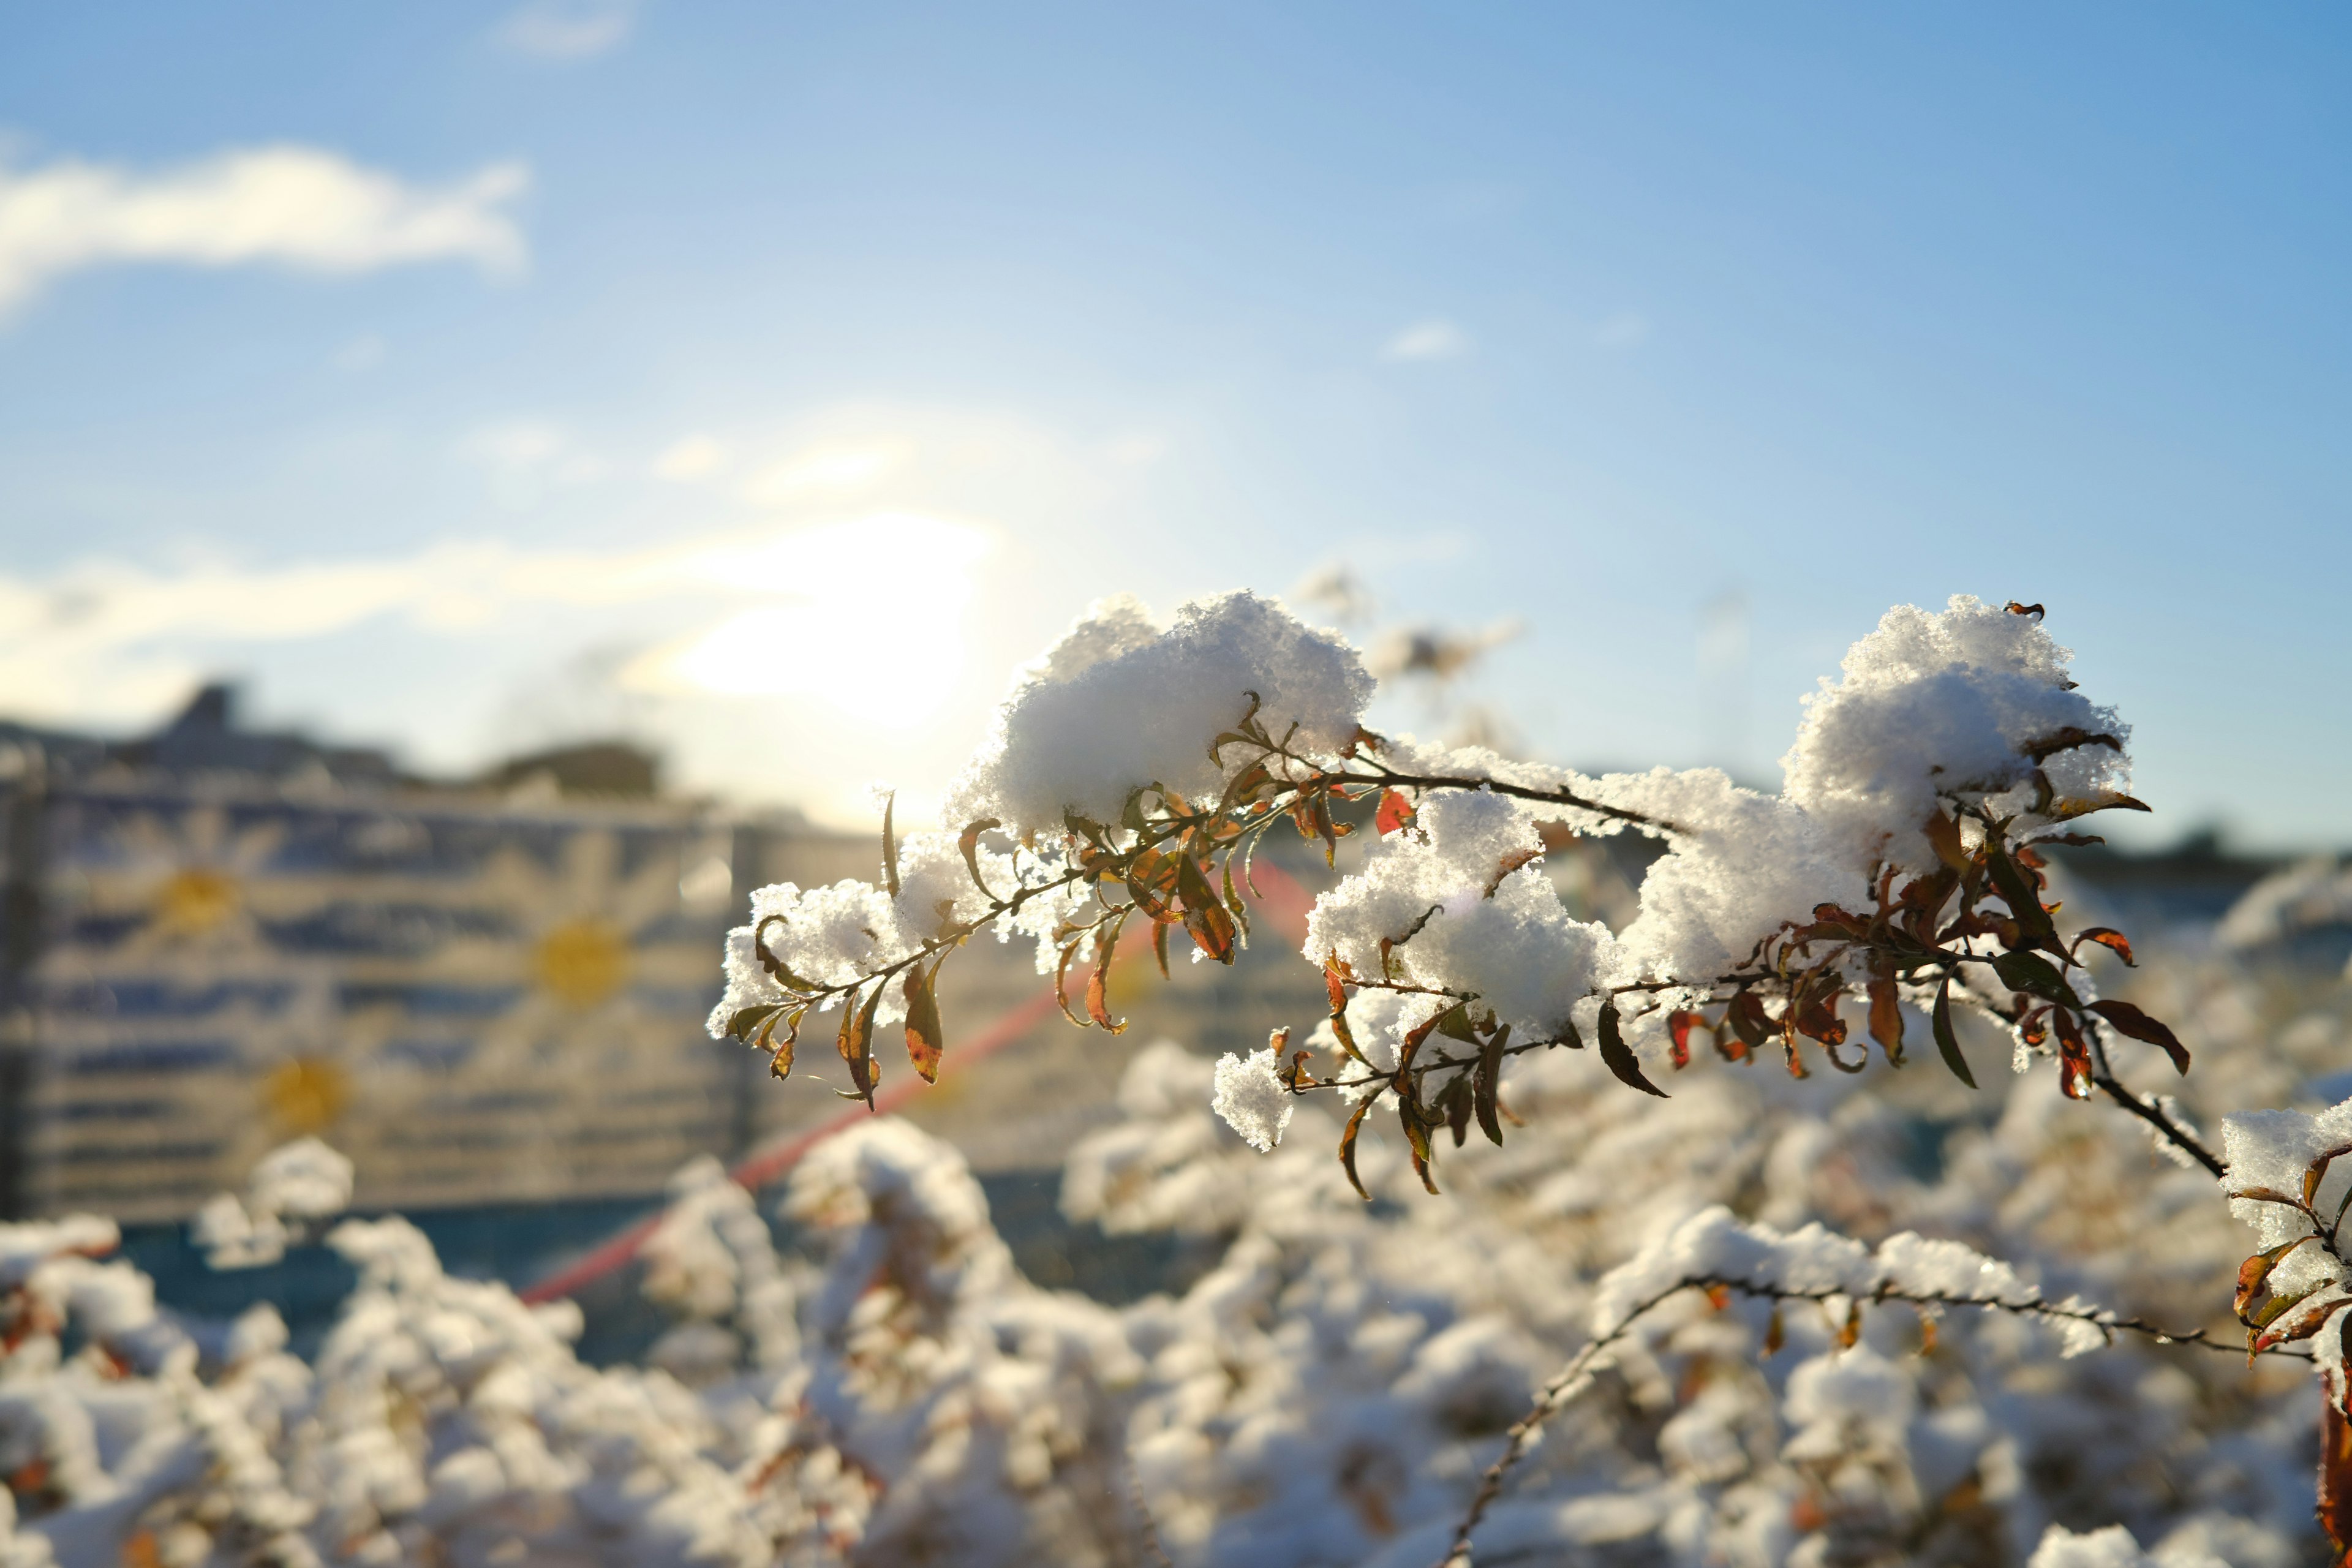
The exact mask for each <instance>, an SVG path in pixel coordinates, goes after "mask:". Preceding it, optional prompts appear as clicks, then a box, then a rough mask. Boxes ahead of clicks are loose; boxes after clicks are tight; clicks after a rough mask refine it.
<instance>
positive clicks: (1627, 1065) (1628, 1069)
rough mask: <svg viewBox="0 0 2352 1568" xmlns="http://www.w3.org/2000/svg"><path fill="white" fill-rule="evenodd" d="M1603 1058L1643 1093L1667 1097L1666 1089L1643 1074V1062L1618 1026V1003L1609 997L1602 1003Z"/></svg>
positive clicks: (1614, 1071)
mask: <svg viewBox="0 0 2352 1568" xmlns="http://www.w3.org/2000/svg"><path fill="white" fill-rule="evenodd" d="M1601 1060H1602V1061H1603V1062H1605V1063H1606V1064H1608V1068H1609V1070H1610V1071H1611V1072H1612V1073H1615V1074H1616V1075H1617V1078H1618V1080H1619V1081H1620V1082H1622V1083H1624V1084H1627V1085H1629V1086H1631V1087H1632V1088H1634V1089H1640V1090H1641V1091H1642V1092H1643V1094H1654V1095H1656V1096H1657V1097H1658V1098H1659V1099H1660V1100H1664V1099H1665V1098H1666V1091H1665V1090H1664V1089H1660V1088H1659V1087H1658V1086H1657V1085H1656V1084H1654V1083H1652V1082H1651V1081H1650V1080H1649V1079H1646V1078H1644V1077H1643V1076H1642V1064H1641V1063H1640V1062H1639V1061H1637V1060H1635V1059H1634V1057H1633V1051H1632V1049H1631V1048H1629V1047H1627V1046H1626V1044H1625V1035H1624V1031H1623V1030H1622V1029H1621V1028H1620V1027H1619V1026H1618V1020H1617V1004H1616V1003H1615V1002H1614V1001H1612V1000H1609V999H1607V998H1603V999H1602V1001H1601Z"/></svg>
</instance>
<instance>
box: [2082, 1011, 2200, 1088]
mask: <svg viewBox="0 0 2352 1568" xmlns="http://www.w3.org/2000/svg"><path fill="white" fill-rule="evenodd" d="M2091 1011H2092V1012H2094V1013H2096V1014H2097V1015H2098V1016H2100V1017H2102V1018H2105V1020H2106V1021H2107V1022H2108V1023H2110V1024H2113V1025H2114V1026H2116V1030H2117V1032H2119V1033H2122V1034H2126V1035H2129V1036H2130V1037H2132V1038H2133V1039H2135V1040H2144V1041H2146V1042H2147V1044H2149V1045H2151V1046H2155V1047H2158V1049H2160V1050H2162V1051H2163V1052H2164V1054H2165V1055H2166V1056H2168V1057H2170V1058H2172V1066H2173V1068H2174V1069H2175V1070H2176V1071H2179V1072H2182V1073H2186V1072H2187V1071H2188V1070H2189V1047H2186V1046H2184V1045H2182V1044H2181V1043H2180V1040H2179V1037H2178V1036H2176V1035H2175V1034H2173V1032H2172V1031H2171V1030H2170V1029H2168V1028H2167V1027H2166V1026H2164V1025H2163V1024H2162V1023H2160V1022H2159V1021H2158V1020H2157V1019H2154V1018H2151V1017H2149V1016H2147V1014H2146V1013H2143V1012H2141V1011H2140V1010H2139V1009H2138V1008H2137V1007H2135V1006H2133V1005H2131V1004H2130V1003H2128V1002H2094V1003H2092V1004H2091Z"/></svg>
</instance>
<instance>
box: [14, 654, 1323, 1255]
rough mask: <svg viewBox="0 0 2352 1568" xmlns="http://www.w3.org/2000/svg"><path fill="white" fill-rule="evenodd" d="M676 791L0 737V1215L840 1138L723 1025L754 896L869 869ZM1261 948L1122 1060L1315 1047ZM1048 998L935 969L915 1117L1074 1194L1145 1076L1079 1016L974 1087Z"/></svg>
mask: <svg viewBox="0 0 2352 1568" xmlns="http://www.w3.org/2000/svg"><path fill="white" fill-rule="evenodd" d="M658 786H659V776H658V771H657V768H656V761H655V759H654V758H652V757H651V756H649V755H647V754H646V752H642V751H639V750H636V749H635V748H632V747H629V746H626V745H624V744H618V743H599V744H589V745H581V746H574V747H569V748H565V749H562V750H557V751H550V752H541V753H539V754H536V755H532V756H527V757H520V758H517V759H515V760H514V761H512V762H510V763H506V764H504V765H502V766H500V767H499V768H497V769H494V770H492V771H491V772H490V773H488V774H485V775H484V776H483V777H481V778H478V779H475V780H471V781H467V782H463V783H448V782H439V783H436V782H432V781H427V780H423V779H418V778H415V777H413V776H409V775H406V774H404V773H402V772H401V771H400V770H399V769H397V768H396V767H394V765H393V763H391V761H390V760H389V759H388V758H387V757H386V756H385V755H383V753H382V752H374V751H368V750H362V749H352V748H337V747H331V746H325V745H321V744H319V743H317V742H312V741H311V740H310V739H308V738H306V737H304V736H301V735H299V734H287V733H268V732H260V731H252V730H247V729H245V728H242V727H240V726H239V724H238V723H237V715H236V700H235V693H234V692H233V691H232V690H231V689H228V688H226V687H212V688H207V689H205V690H204V691H203V692H201V693H199V694H198V695H197V697H196V698H195V700H194V701H193V702H191V703H190V704H189V706H188V708H187V709H186V710H185V711H184V712H183V713H182V714H181V715H180V716H179V718H178V719H176V720H175V721H173V723H171V724H170V725H168V726H166V727H165V728H164V729H163V730H162V731H159V732H158V733H156V734H154V735H152V736H148V737H146V738H143V739H141V740H137V741H132V742H102V741H99V740H95V739H92V738H89V737H87V736H78V735H71V734H63V733H58V732H55V731H37V730H33V729H29V728H26V727H23V726H15V725H5V724H0V911H4V912H5V920H4V921H0V1215H6V1216H19V1215H54V1214H59V1213H64V1212H68V1211H72V1210H77V1209H91V1210H96V1211H99V1212H101V1213H108V1214H113V1215H119V1216H121V1217H122V1218H124V1219H126V1220H132V1221H137V1220H162V1219H172V1218H177V1217H180V1216H184V1215H187V1214H189V1213H191V1212H193V1211H194V1208H195V1207H196V1206H197V1205H200V1204H202V1203H203V1202H204V1201H205V1198H207V1197H209V1196H210V1195H211V1194H214V1193H215V1192H220V1191H224V1190H231V1189H234V1188H236V1187H238V1186H239V1185H241V1184H242V1183H243V1181H244V1177H245V1173H246V1172H247V1169H248V1168H249V1167H250V1166H251V1164H252V1163H253V1162H254V1161H255V1159H257V1157H258V1156H259V1155H261V1154H263V1153H265V1152H268V1150H269V1149H271V1148H273V1147H275V1146H276V1145H277V1144H278V1143H280V1142H284V1141H285V1140H287V1139H288V1138H290V1137H294V1136H297V1135H299V1134H303V1133H311V1132H315V1133H318V1134H320V1135H321V1136H324V1137H325V1138H327V1139H328V1140H329V1141H330V1142H332V1143H334V1144H335V1145H336V1146H337V1147H338V1148H340V1149H341V1150H342V1151H343V1152H346V1153H348V1154H350V1155H351V1156H352V1159H353V1160H354V1162H355V1163H356V1164H357V1166H358V1172H359V1182H360V1188H359V1194H358V1202H359V1205H360V1206H361V1207H362V1208H368V1209H387V1208H400V1209H429V1208H437V1207H448V1206H464V1205H481V1204H492V1203H515V1202H530V1201H537V1200H553V1199H576V1198H592V1197H608V1196H625V1195H638V1194H654V1193H657V1192H659V1191H660V1190H661V1189H662V1187H663V1185H664V1184H665V1183H666V1181H667V1178H668V1176H669V1175H670V1173H672V1172H673V1171H675V1170H676V1169H677V1166H678V1165H679V1164H680V1163H683V1162H684V1161H686V1160H687V1159H688V1158H690V1157H692V1156H694V1155H696V1154H701V1153H713V1154H718V1155H720V1156H721V1157H734V1156H738V1155H740V1154H742V1153H745V1152H748V1151H750V1150H751V1148H753V1147H754V1146H756V1145H758V1144H759V1143H761V1142H763V1141H765V1140H767V1139H770V1138H772V1137H775V1136H777V1135H779V1134H781V1133H783V1132H788V1131H793V1130H796V1129H801V1128H805V1127H808V1126H813V1125H814V1124H815V1123H816V1122H818V1121H823V1120H824V1119H827V1118H830V1117H833V1116H835V1115H837V1114H839V1113H840V1111H841V1110H842V1109H843V1102H842V1101H841V1100H839V1099H837V1098H835V1094H834V1093H833V1092H832V1090H833V1089H837V1088H841V1087H845V1081H846V1080H845V1075H844V1074H843V1073H842V1071H841V1070H840V1067H839V1064H838V1063H837V1062H832V1061H830V1060H829V1058H830V1057H831V1055H832V1053H831V1052H830V1051H829V1050H825V1049H822V1048H819V1049H814V1050H812V1049H807V1048H803V1051H802V1052H801V1057H802V1062H801V1066H800V1068H798V1070H796V1072H795V1074H794V1077H793V1081H791V1082H789V1083H786V1084H783V1085H777V1084H775V1083H773V1082H772V1080H770V1079H769V1078H768V1076H767V1073H766V1070H765V1068H766V1061H765V1058H762V1057H761V1056H759V1055H757V1054H755V1053H753V1052H751V1051H750V1050H748V1049H747V1048H746V1047H743V1046H741V1045H739V1044H737V1043H734V1042H731V1041H714V1040H711V1039H710V1038H709V1037H707V1036H706V1034H705V1033H704V1019H705V1017H706V1016H707V1015H708V1013H709V1009H710V1007H711V1006H712V1005H714V1003H715V1002H716V1000H717V998H718V993H719V945H720V942H721V941H722V938H723V934H724V931H725V930H726V928H727V927H728V926H730V924H733V923H736V921H738V920H740V915H739V914H738V913H737V911H738V910H741V909H742V908H743V907H744V900H746V899H747V898H748V896H749V892H750V889H751V888H753V887H757V886H761V885H763V884H766V883H769V882H775V881H787V880H789V881H794V882H798V883H800V884H801V885H803V886H814V885H820V884H824V883H830V882H833V881H835V880H838V879H842V878H844V877H859V878H871V877H873V876H874V875H875V874H876V873H877V870H878V869H879V861H880V852H879V846H878V843H877V840H876V839H875V838H874V837H870V836H856V837H845V836H842V835H837V834H830V833H821V832H816V831H813V830H811V829H810V828H809V827H808V826H807V825H806V824H805V823H804V822H803V821H802V820H801V819H800V818H798V817H797V816H795V815H793V814H791V813H773V814H768V815H764V816H747V815H745V814H742V813H740V812H726V811H722V810H720V809H719V808H717V807H714V806H712V805H709V803H703V802H696V801H691V800H684V799H678V798H674V797H669V796H666V795H663V794H661V793H660V791H659V787H658ZM1270 858H1275V859H1288V860H1290V861H1291V862H1292V863H1293V864H1294V865H1295V866H1298V867H1300V868H1301V869H1302V870H1303V863H1304V860H1305V857H1304V856H1303V855H1294V853H1293V850H1291V849H1283V848H1279V847H1277V849H1276V853H1275V855H1274V856H1272V857H1270ZM1314 862H1315V864H1316V865H1317V866H1318V867H1319V863H1320V857H1319V855H1318V856H1316V857H1314ZM1267 936H1268V939H1267V940H1262V941H1261V942H1259V943H1258V944H1257V946H1256V948H1255V951H1254V952H1252V953H1249V954H1246V955H1244V960H1243V962H1242V963H1241V964H1240V965H1239V966H1238V968H1237V969H1236V970H1232V971H1229V970H1225V969H1223V968H1222V967H1220V966H1218V965H1215V964H1202V965H1198V966H1194V965H1190V964H1184V963H1179V964H1178V965H1177V966H1176V971H1175V976H1174V979H1173V980H1172V981H1162V980H1160V978H1159V976H1158V974H1157V973H1156V972H1155V971H1153V969H1152V967H1151V965H1150V961H1149V960H1148V959H1146V960H1142V961H1139V962H1138V963H1133V964H1129V965H1126V966H1124V967H1123V968H1122V969H1121V970H1120V971H1119V972H1118V974H1117V975H1116V976H1115V979H1114V987H1113V1000H1114V1004H1115V1005H1116V1006H1118V1008H1119V1010H1121V1011H1122V1012H1125V1013H1128V1014H1130V1015H1132V1016H1134V1018H1135V1020H1136V1034H1135V1035H1134V1036H1131V1037H1130V1038H1142V1037H1150V1036H1151V1035H1153V1034H1158V1033H1168V1034H1173V1035H1175V1036H1176V1037H1179V1038H1181V1039H1182V1040H1184V1041H1185V1043H1187V1044H1189V1045H1192V1046H1193V1047H1195V1048H1201V1049H1208V1050H1233V1049H1249V1048H1254V1047H1255V1046H1257V1045H1262V1044H1263V1043H1264V1042H1265V1034H1266V1030H1267V1028H1268V1027H1269V1026H1271V1025H1272V1024H1276V1023H1290V1024H1296V1025H1297V1026H1301V1028H1302V1031H1303V1029H1304V1028H1305V1027H1307V1026H1311V1025H1312V1024H1313V1022H1314V1020H1315V1018H1316V1017H1317V1016H1319V1014H1320V1012H1321V1009H1322V1005H1323V1004H1322V1003H1321V1002H1320V1001H1319V1000H1318V998H1319V996H1320V994H1321V987H1320V984H1319V983H1318V979H1317V976H1316V974H1315V972H1314V971H1313V969H1312V968H1311V966H1307V965H1303V964H1300V963H1297V959H1296V956H1295V954H1294V953H1293V952H1291V949H1292V947H1293V945H1294V944H1295V942H1296V937H1295V936H1285V935H1281V934H1278V933H1267ZM1044 984H1045V982H1044V981H1043V980H1042V979H1041V978H1040V976H1039V975H1038V973H1037V972H1036V969H1035V966H1034V955H1033V953H1032V952H1031V951H1030V949H1029V948H1028V946H1027V944H1026V943H1023V944H1020V945H1017V946H1003V945H999V944H998V943H996V942H992V941H989V940H987V939H985V938H982V939H979V940H975V941H974V942H972V943H971V946H970V947H969V949H968V950H967V951H966V952H964V953H961V954H959V956H958V959H957V962H955V963H951V964H950V965H949V966H948V968H947V970H946V971H945V973H943V975H942V983H941V987H940V1000H941V1005H942V1008H943V1011H944V1013H945V1015H946V1018H947V1023H948V1031H949V1054H948V1072H947V1074H946V1076H945V1078H944V1079H943V1080H942V1082H941V1084H940V1087H939V1088H938V1089H934V1090H929V1091H927V1092H926V1093H925V1095H924V1096H923V1097H922V1099H921V1100H919V1102H918V1103H917V1104H915V1105H914V1106H912V1107H910V1108H909V1114H912V1115H913V1116H914V1117H915V1118H916V1119H917V1120H918V1121H922V1122H924V1123H925V1124H927V1125H929V1126H930V1127H931V1128H932V1129H933V1130H934V1131H940V1132H941V1133H942V1134H943V1135H946V1136H949V1137H951V1138H953V1139H954V1140H955V1141H956V1142H959V1143H960V1144H961V1145H962V1146H963V1147H964V1148H965V1150H966V1152H967V1153H968V1154H969V1155H970V1156H971V1158H972V1159H973V1161H974V1163H975V1164H977V1165H979V1166H980V1167H981V1168H982V1169H996V1170H1009V1169H1023V1168H1027V1167H1031V1166H1037V1165H1041V1164H1051V1163H1057V1162H1058V1160H1059V1158H1060V1152H1061V1150H1062V1149H1063V1148H1064V1147H1065V1146H1066V1143H1067V1142H1068V1141H1069V1140H1070V1139H1072V1138H1074V1137H1076V1136H1077V1135H1078V1134H1079V1133H1081V1132H1083V1131H1086V1130H1087V1128H1088V1127H1090V1126H1092V1125H1094V1124H1095V1123H1096V1121H1097V1119H1098V1118H1099V1116H1100V1115H1101V1113H1102V1110H1103V1107H1104V1105H1105V1104H1106V1102H1107V1101H1108V1100H1109V1099H1110V1097H1111V1096H1112V1095H1113V1094H1114V1093H1115V1091H1116V1087H1117V1081H1118V1074H1119V1072H1120V1071H1121V1069H1122V1068H1124V1066H1125V1063H1126V1060H1127V1058H1128V1055H1129V1053H1128V1051H1127V1050H1126V1049H1125V1048H1124V1042H1114V1041H1111V1040H1108V1039H1107V1038H1106V1037H1104V1036H1103V1035H1101V1034H1100V1033H1098V1032H1080V1031H1078V1030H1076V1029H1072V1028H1070V1027H1069V1026H1067V1025H1066V1023H1064V1022H1063V1021H1062V1020H1061V1019H1060V1017H1059V1016H1052V1017H1050V1018H1049V1019H1047V1020H1046V1021H1045V1022H1044V1023H1040V1024H1037V1025H1035V1026H1031V1027H1027V1028H1025V1029H1024V1032H1023V1034H1022V1035H1021V1037H1020V1038H1019V1039H1018V1040H1017V1041H1015V1042H1014V1043H1013V1046H1012V1047H1009V1048H1005V1049H1003V1050H1001V1051H999V1052H998V1054H996V1055H994V1056H993V1057H992V1058H990V1059H989V1061H988V1064H987V1066H986V1068H984V1069H977V1068H976V1069H975V1070H973V1071H971V1072H970V1073H968V1074H967V1073H963V1072H961V1071H960V1070H959V1065H960V1061H961V1058H959V1055H958V1046H959V1044H960V1043H961V1042H965V1041H968V1040H971V1039H972V1038H973V1037H975V1036H976V1035H985V1034H986V1033H987V1032H988V1030H989V1026H990V1025H991V1024H992V1021H994V1020H998V1019H1001V1018H1003V1017H1004V1016H1006V1015H1008V1014H1012V1013H1015V1012H1018V1011H1020V1010H1022V1009H1023V1008H1024V1006H1025V1007H1026V1011H1027V1015H1028V1016H1034V1013H1035V1006H1034V1002H1035V998H1036V997H1037V996H1038V994H1039V992H1040V989H1041V987H1042V986H1043V985H1044ZM819 1033H822V1031H821V1030H820V1031H819ZM814 1043H817V1044H819V1045H822V1044H824V1043H829V1042H823V1041H818V1042H814ZM880 1065H881V1068H882V1072H883V1076H884V1078H885V1080H886V1082H887V1081H896V1080H898V1079H903V1078H904V1077H905V1076H906V1075H907V1073H908V1068H907V1067H906V1065H905V1062H904V1058H899V1059H898V1061H896V1062H893V1061H892V1060H891V1059H890V1058H889V1055H888V1053H887V1051H886V1052H885V1053H884V1054H883V1058H882V1061H881V1064H880Z"/></svg>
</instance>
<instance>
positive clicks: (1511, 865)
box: [1484, 848, 1543, 899]
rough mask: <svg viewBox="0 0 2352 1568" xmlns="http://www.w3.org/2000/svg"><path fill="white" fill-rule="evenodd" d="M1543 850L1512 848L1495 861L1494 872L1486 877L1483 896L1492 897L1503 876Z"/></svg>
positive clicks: (1501, 883)
mask: <svg viewBox="0 0 2352 1568" xmlns="http://www.w3.org/2000/svg"><path fill="white" fill-rule="evenodd" d="M1542 853H1543V851H1542V850H1541V849H1539V848H1538V849H1514V850H1512V851H1511V852H1510V853H1509V854H1507V855H1506V856H1504V857H1503V858H1502V859H1501V860H1499V861H1497V862H1496V866H1495V874H1494V875H1493V876H1491V877H1489V878H1487V879H1486V893H1485V895H1484V896H1485V897H1486V898H1489V899H1491V898H1493V897H1494V896H1495V889H1497V888H1500V887H1501V886H1502V885H1503V879H1504V878H1506V877H1507V876H1509V875H1510V874H1511V873H1512V872H1514V871H1516V870H1517V869H1518V868H1520V867H1522V866H1524V865H1526V864H1527V863H1528V861H1530V860H1532V859H1534V858H1536V857H1537V856H1538V855H1541V854H1542Z"/></svg>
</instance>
